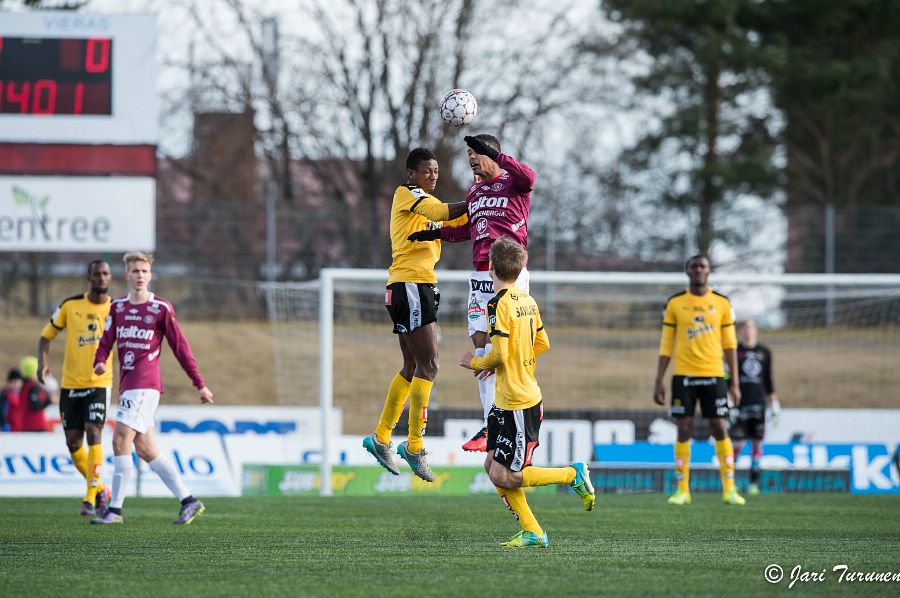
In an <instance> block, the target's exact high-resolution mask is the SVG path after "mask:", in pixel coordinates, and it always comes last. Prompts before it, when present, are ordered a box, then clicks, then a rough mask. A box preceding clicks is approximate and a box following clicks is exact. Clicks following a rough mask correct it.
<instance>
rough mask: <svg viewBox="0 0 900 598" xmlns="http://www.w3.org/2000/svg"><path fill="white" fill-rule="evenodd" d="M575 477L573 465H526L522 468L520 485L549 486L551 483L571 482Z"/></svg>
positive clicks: (529, 486) (527, 486)
mask: <svg viewBox="0 0 900 598" xmlns="http://www.w3.org/2000/svg"><path fill="white" fill-rule="evenodd" d="M574 479H575V468H574V467H534V466H530V467H526V468H524V469H523V470H522V486H523V487H524V488H531V487H533V486H549V485H551V484H571V483H572V480H574Z"/></svg>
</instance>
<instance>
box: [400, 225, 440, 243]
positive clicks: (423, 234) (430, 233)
mask: <svg viewBox="0 0 900 598" xmlns="http://www.w3.org/2000/svg"><path fill="white" fill-rule="evenodd" d="M440 238H441V229H439V228H426V229H425V230H419V231H416V232H414V233H413V234H411V235H410V236H408V237H406V240H407V241H437V240H438V239H440Z"/></svg>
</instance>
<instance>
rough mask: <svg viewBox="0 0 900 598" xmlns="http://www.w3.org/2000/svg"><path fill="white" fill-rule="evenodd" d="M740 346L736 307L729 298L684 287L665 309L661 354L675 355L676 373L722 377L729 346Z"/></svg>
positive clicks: (674, 372)
mask: <svg viewBox="0 0 900 598" xmlns="http://www.w3.org/2000/svg"><path fill="white" fill-rule="evenodd" d="M735 348H737V337H736V335H735V331H734V310H733V309H731V302H730V301H729V300H728V297H726V296H725V295H722V294H720V293H717V292H715V291H713V290H712V289H709V290H708V291H707V293H706V294H705V295H694V294H692V293H691V292H690V290H689V289H688V290H684V291H682V292H680V293H677V294H675V295H672V296H671V297H669V300H668V301H667V302H666V308H665V310H663V321H662V338H661V339H660V342H659V354H660V355H662V356H664V357H671V356H672V353H673V349H674V353H675V368H674V370H673V372H672V373H673V374H674V375H676V376H704V377H707V376H709V377H722V376H724V375H725V367H724V365H723V359H724V358H725V349H735Z"/></svg>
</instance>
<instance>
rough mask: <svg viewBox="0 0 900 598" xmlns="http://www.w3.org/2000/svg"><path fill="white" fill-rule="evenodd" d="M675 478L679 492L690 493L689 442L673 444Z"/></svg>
mask: <svg viewBox="0 0 900 598" xmlns="http://www.w3.org/2000/svg"><path fill="white" fill-rule="evenodd" d="M675 478H676V479H677V480H678V489H679V490H680V491H681V492H690V491H691V441H690V440H688V441H687V442H676V443H675Z"/></svg>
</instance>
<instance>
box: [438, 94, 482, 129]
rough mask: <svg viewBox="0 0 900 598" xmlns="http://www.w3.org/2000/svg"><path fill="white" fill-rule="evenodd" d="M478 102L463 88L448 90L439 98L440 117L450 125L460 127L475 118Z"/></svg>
mask: <svg viewBox="0 0 900 598" xmlns="http://www.w3.org/2000/svg"><path fill="white" fill-rule="evenodd" d="M477 113H478V102H476V101H475V96H473V95H472V94H471V93H469V92H468V91H466V90H465V89H454V90H451V91H448V92H447V93H446V94H444V97H443V98H441V118H443V119H444V122H446V123H447V124H448V125H450V126H451V127H461V126H463V125H467V124H469V123H470V122H472V121H473V120H475V114H477Z"/></svg>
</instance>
